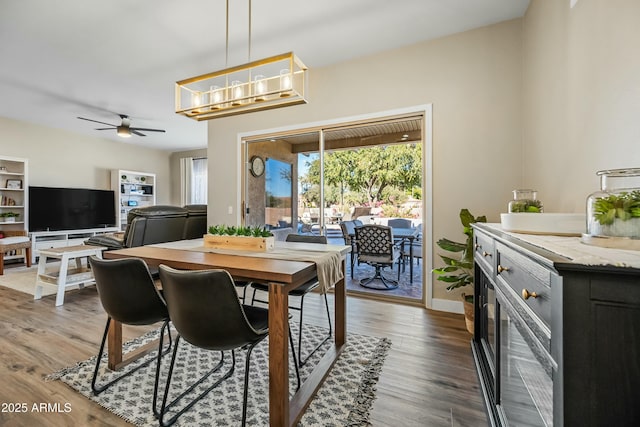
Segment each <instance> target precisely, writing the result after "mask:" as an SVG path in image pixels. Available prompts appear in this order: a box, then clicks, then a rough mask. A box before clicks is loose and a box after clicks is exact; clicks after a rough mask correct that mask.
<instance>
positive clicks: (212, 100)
mask: <svg viewBox="0 0 640 427" xmlns="http://www.w3.org/2000/svg"><path fill="white" fill-rule="evenodd" d="M221 102H222V91H221V90H220V86H211V87H210V88H209V104H212V105H211V109H212V110H215V109H218V108H220V107H221V105H220V103H221Z"/></svg>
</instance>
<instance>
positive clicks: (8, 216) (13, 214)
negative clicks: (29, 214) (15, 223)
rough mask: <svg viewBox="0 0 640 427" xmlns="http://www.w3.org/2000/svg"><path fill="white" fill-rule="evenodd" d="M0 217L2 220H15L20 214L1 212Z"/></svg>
mask: <svg viewBox="0 0 640 427" xmlns="http://www.w3.org/2000/svg"><path fill="white" fill-rule="evenodd" d="M0 216H1V217H3V218H17V217H19V216H20V214H19V213H16V212H2V213H0Z"/></svg>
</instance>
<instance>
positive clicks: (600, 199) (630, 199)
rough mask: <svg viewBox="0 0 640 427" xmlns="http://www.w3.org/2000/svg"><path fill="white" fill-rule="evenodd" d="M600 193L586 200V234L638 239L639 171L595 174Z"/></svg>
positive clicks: (639, 222)
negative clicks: (597, 178) (598, 178)
mask: <svg viewBox="0 0 640 427" xmlns="http://www.w3.org/2000/svg"><path fill="white" fill-rule="evenodd" d="M596 174H597V175H598V176H599V177H600V191H596V192H595V193H591V194H590V195H589V197H588V198H587V233H588V234H589V235H591V236H607V237H627V238H632V239H640V168H628V169H610V170H602V171H598V172H597V173H596Z"/></svg>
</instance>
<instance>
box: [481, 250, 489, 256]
mask: <svg viewBox="0 0 640 427" xmlns="http://www.w3.org/2000/svg"><path fill="white" fill-rule="evenodd" d="M482 256H491V252H487V251H483V252H482Z"/></svg>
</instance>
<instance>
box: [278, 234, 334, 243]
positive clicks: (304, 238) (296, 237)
mask: <svg viewBox="0 0 640 427" xmlns="http://www.w3.org/2000/svg"><path fill="white" fill-rule="evenodd" d="M286 241H287V242H300V243H321V244H324V245H326V244H327V236H316V235H311V234H295V233H291V234H289V235H287V238H286Z"/></svg>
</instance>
